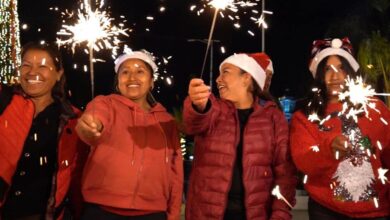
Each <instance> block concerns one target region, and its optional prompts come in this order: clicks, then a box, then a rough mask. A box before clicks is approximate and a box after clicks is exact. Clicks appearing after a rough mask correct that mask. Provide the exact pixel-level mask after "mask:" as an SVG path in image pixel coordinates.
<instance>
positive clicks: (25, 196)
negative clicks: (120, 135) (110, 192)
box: [0, 43, 88, 220]
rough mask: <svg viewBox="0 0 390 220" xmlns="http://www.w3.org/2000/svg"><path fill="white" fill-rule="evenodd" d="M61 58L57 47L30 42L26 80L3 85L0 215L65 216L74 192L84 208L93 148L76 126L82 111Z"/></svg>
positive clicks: (36, 218)
mask: <svg viewBox="0 0 390 220" xmlns="http://www.w3.org/2000/svg"><path fill="white" fill-rule="evenodd" d="M61 62H62V61H61V57H60V54H59V52H58V50H57V49H56V48H55V47H50V46H49V45H47V44H39V43H29V44H27V45H26V46H24V48H23V51H22V64H21V67H20V84H17V85H15V86H13V87H10V86H0V146H1V147H0V219H5V220H8V219H29V220H42V219H62V216H63V213H64V207H65V205H66V203H67V202H66V201H67V199H66V197H67V195H68V194H69V193H71V194H72V199H73V201H75V202H77V203H75V204H78V206H77V207H80V206H79V205H80V204H81V192H80V187H79V186H80V184H79V180H80V175H81V169H82V167H81V166H82V161H83V158H85V157H86V156H87V154H88V151H87V147H86V145H84V144H83V143H82V141H81V140H79V139H78V137H77V135H76V132H75V131H74V127H75V126H76V122H77V115H78V114H79V112H78V111H77V110H76V109H75V108H73V107H72V106H71V105H70V103H69V102H68V101H67V100H66V99H65V93H64V83H65V76H64V74H63V71H64V70H63V67H62V63H61ZM70 188H71V189H73V190H72V191H70V190H69V189H70ZM79 213H80V212H78V214H79Z"/></svg>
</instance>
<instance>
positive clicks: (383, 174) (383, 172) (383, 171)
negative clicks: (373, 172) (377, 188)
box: [378, 167, 389, 184]
mask: <svg viewBox="0 0 390 220" xmlns="http://www.w3.org/2000/svg"><path fill="white" fill-rule="evenodd" d="M387 171H389V170H388V169H383V168H382V167H381V168H379V169H378V179H380V180H381V182H382V184H385V183H386V181H387V177H386V173H387Z"/></svg>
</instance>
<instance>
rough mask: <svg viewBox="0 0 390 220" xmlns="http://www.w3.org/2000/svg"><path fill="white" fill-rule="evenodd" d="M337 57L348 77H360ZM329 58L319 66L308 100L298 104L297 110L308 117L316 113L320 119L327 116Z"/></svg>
mask: <svg viewBox="0 0 390 220" xmlns="http://www.w3.org/2000/svg"><path fill="white" fill-rule="evenodd" d="M335 56H337V57H338V58H339V59H340V61H341V68H342V69H343V71H344V72H345V73H346V75H347V76H349V77H351V78H355V77H356V76H357V75H358V73H357V72H355V71H354V70H353V68H352V66H351V64H349V62H348V61H347V60H346V59H345V58H344V57H342V56H338V55H335ZM329 57H330V56H327V57H325V58H324V59H323V60H321V62H320V63H319V64H318V67H317V72H316V74H315V77H314V80H313V82H312V84H311V86H310V87H309V88H310V90H309V91H308V92H307V95H306V98H304V99H303V100H300V101H299V102H298V103H297V110H301V111H303V113H304V114H305V115H306V116H309V115H310V114H312V113H313V112H316V113H317V115H318V116H319V117H320V118H322V117H324V116H325V110H326V106H327V104H328V101H329V98H328V91H327V89H326V82H325V72H326V71H325V68H326V63H327V61H328V59H329Z"/></svg>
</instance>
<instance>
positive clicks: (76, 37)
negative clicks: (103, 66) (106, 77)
mask: <svg viewBox="0 0 390 220" xmlns="http://www.w3.org/2000/svg"><path fill="white" fill-rule="evenodd" d="M103 5H104V1H103V0H102V1H100V4H99V8H98V9H95V10H92V7H91V4H90V3H89V1H87V0H84V3H83V4H80V8H79V9H78V12H77V22H76V24H74V25H68V24H64V25H62V28H61V29H60V31H59V32H57V35H58V36H59V37H60V38H58V39H57V44H58V45H59V46H62V45H71V47H72V51H73V53H74V52H75V48H76V46H79V45H81V44H83V43H86V45H87V47H88V49H89V50H88V52H87V53H88V54H89V65H90V67H89V68H90V75H91V93H92V97H94V87H95V86H94V69H93V59H94V57H93V51H94V50H95V51H100V50H101V49H111V51H112V56H113V58H114V57H115V56H116V55H117V50H118V48H119V46H118V45H119V43H120V41H119V39H118V37H119V36H120V35H125V36H128V34H127V33H126V32H127V31H128V29H126V28H122V27H123V25H119V27H118V26H116V25H113V24H112V22H113V21H114V19H113V18H111V17H110V16H109V15H108V13H107V12H106V11H101V8H102V7H103ZM68 14H69V17H73V14H72V13H68ZM62 37H68V38H67V39H61V38H62Z"/></svg>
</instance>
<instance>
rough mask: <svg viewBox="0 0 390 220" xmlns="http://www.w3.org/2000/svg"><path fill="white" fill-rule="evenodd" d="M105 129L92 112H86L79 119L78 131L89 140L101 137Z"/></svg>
mask: <svg viewBox="0 0 390 220" xmlns="http://www.w3.org/2000/svg"><path fill="white" fill-rule="evenodd" d="M102 130H103V124H102V122H101V121H100V120H99V119H97V118H95V117H93V115H92V114H88V113H84V114H83V115H82V116H81V117H80V118H79V120H78V121H77V125H76V131H77V133H78V134H79V135H80V136H81V137H84V138H87V139H89V140H93V139H96V138H98V137H100V135H101V132H102Z"/></svg>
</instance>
